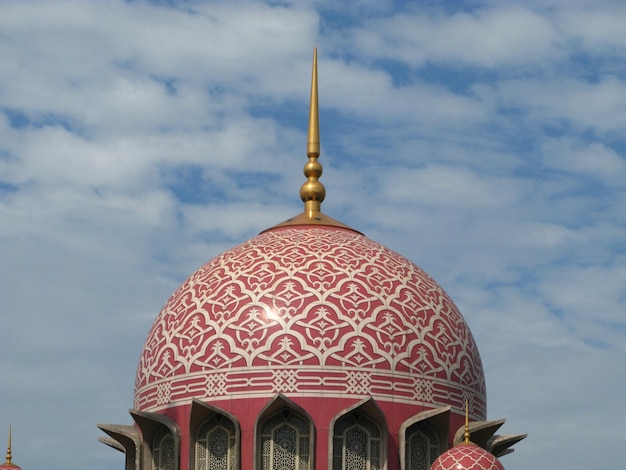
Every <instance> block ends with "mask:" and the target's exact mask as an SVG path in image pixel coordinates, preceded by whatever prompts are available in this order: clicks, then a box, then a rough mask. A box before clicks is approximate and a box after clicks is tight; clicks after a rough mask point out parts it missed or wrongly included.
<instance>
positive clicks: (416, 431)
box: [404, 422, 440, 470]
mask: <svg viewBox="0 0 626 470" xmlns="http://www.w3.org/2000/svg"><path fill="white" fill-rule="evenodd" d="M439 453H440V450H439V435H438V434H437V432H436V431H435V429H434V428H433V427H432V426H430V425H429V424H428V423H424V422H421V423H416V424H414V425H413V426H411V427H410V428H409V429H408V430H407V433H406V451H405V454H404V455H405V459H406V465H405V468H406V470H428V469H429V468H430V467H431V465H432V464H433V462H434V461H435V459H437V457H438V456H439Z"/></svg>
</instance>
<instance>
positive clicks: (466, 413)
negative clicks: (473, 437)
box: [463, 400, 471, 444]
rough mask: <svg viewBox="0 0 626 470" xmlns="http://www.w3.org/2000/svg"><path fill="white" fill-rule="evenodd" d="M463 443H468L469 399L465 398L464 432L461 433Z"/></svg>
mask: <svg viewBox="0 0 626 470" xmlns="http://www.w3.org/2000/svg"><path fill="white" fill-rule="evenodd" d="M463 438H464V441H463V442H464V443H465V444H469V443H470V442H471V441H470V430H469V401H468V400H465V433H464V434H463Z"/></svg>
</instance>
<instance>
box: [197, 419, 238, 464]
mask: <svg viewBox="0 0 626 470" xmlns="http://www.w3.org/2000/svg"><path fill="white" fill-rule="evenodd" d="M237 454H238V446H237V440H236V434H235V425H234V424H233V422H232V421H231V420H230V419H228V418H226V417H225V416H221V415H215V416H213V417H212V418H210V419H208V420H207V421H205V422H204V423H203V424H202V425H201V426H200V428H198V431H197V433H196V470H235V465H236V462H237Z"/></svg>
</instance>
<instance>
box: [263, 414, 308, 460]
mask: <svg viewBox="0 0 626 470" xmlns="http://www.w3.org/2000/svg"><path fill="white" fill-rule="evenodd" d="M311 447H312V446H311V431H310V426H309V422H308V420H306V419H304V418H303V417H301V416H298V415H297V414H295V413H293V412H292V411H290V410H283V411H281V412H279V413H277V414H275V415H273V416H271V417H270V418H268V419H267V420H266V421H265V422H264V423H263V425H262V426H261V433H260V452H261V462H260V463H261V469H262V470H309V469H310V466H311V455H310V449H311Z"/></svg>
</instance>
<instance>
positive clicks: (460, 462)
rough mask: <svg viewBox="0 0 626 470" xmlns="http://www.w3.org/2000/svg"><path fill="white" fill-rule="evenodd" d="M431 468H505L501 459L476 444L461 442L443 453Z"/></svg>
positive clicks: (452, 469) (460, 469)
mask: <svg viewBox="0 0 626 470" xmlns="http://www.w3.org/2000/svg"><path fill="white" fill-rule="evenodd" d="M430 468H431V470H504V467H503V466H502V464H501V463H500V461H499V460H498V459H497V458H496V457H494V456H493V455H492V454H490V453H489V452H487V451H486V450H485V449H483V448H482V447H479V446H477V445H475V444H471V443H470V444H460V445H457V446H456V447H453V448H452V449H450V450H448V451H447V452H444V453H443V454H441V455H440V456H439V457H438V458H437V460H435V463H433V465H432V467H430Z"/></svg>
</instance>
